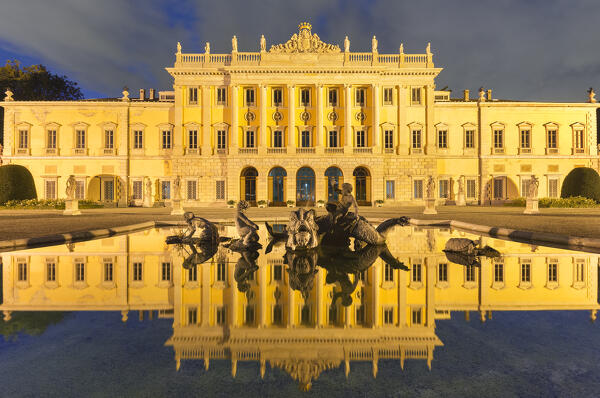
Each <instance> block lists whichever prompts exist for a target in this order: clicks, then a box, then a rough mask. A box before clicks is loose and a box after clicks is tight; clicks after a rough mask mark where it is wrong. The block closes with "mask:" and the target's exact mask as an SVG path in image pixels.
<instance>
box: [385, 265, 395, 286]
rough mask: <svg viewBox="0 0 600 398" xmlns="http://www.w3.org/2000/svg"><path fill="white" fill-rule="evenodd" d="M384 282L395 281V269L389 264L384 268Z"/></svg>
mask: <svg viewBox="0 0 600 398" xmlns="http://www.w3.org/2000/svg"><path fill="white" fill-rule="evenodd" d="M383 280H384V281H385V282H393V281H394V269H393V268H392V266H391V265H389V264H388V263H385V266H384V268H383Z"/></svg>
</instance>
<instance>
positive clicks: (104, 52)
mask: <svg viewBox="0 0 600 398" xmlns="http://www.w3.org/2000/svg"><path fill="white" fill-rule="evenodd" d="M598 16H600V1H598V0H520V1H517V0H472V1H470V0H463V1H458V0H457V1H448V0H420V1H418V2H417V1H400V0H362V1H358V0H353V1H341V0H338V1H324V0H303V1H298V0H295V1H283V0H263V1H257V2H252V1H248V0H212V1H205V0H182V1H174V0H162V1H161V0H143V1H138V0H128V1H123V0H102V1H98V0H52V1H46V0H2V1H1V2H0V60H1V61H2V62H4V61H5V60H7V59H18V60H20V61H22V62H23V63H25V64H31V63H42V64H44V65H46V66H47V67H48V68H50V70H52V71H53V72H55V73H59V74H65V75H67V76H68V77H70V78H71V79H73V80H76V81H77V82H79V84H80V85H81V87H82V88H83V91H84V93H85V95H86V97H88V98H89V97H115V96H120V92H121V89H122V87H123V86H124V85H127V86H128V87H129V88H130V90H131V91H132V93H135V92H137V90H138V89H139V88H150V87H154V88H157V89H159V90H169V89H171V85H172V80H171V78H170V76H169V75H168V73H167V72H166V71H165V70H164V67H166V66H169V65H172V64H173V62H174V52H175V48H176V43H177V42H178V41H180V42H181V43H182V45H183V51H184V52H202V51H203V49H204V43H205V42H206V41H209V42H210V43H211V51H212V52H213V53H228V52H230V51H231V37H232V36H233V35H234V34H235V35H237V37H238V40H239V50H240V51H257V50H258V47H259V38H260V35H261V34H264V35H265V37H266V39H267V47H270V46H271V45H272V44H277V43H282V42H285V41H286V40H288V39H289V37H290V36H291V35H292V34H293V33H295V32H297V25H298V23H299V22H302V21H308V22H310V23H312V25H313V32H314V33H317V34H318V35H319V36H320V37H321V39H322V40H323V41H325V42H329V43H334V44H339V45H340V46H341V45H342V42H343V39H344V36H345V35H348V36H349V38H350V41H351V50H352V51H370V46H371V37H372V36H373V35H376V36H377V38H378V40H379V51H380V53H397V51H398V47H399V45H400V43H401V42H402V43H404V48H405V52H407V53H411V52H412V53H423V52H424V51H425V46H426V45H427V43H428V42H431V49H432V52H433V53H434V62H435V64H436V66H439V67H443V68H444V71H443V72H442V73H441V74H440V76H439V78H438V80H437V87H438V88H442V87H444V86H449V88H450V89H452V90H453V91H454V96H460V95H461V92H462V90H463V89H465V88H468V89H471V91H472V94H471V95H472V96H473V97H474V96H475V95H476V93H475V91H476V90H477V89H478V88H479V87H480V86H484V87H486V88H492V89H493V90H494V97H496V98H504V99H519V100H545V101H585V100H586V99H587V95H586V90H587V89H588V88H589V87H590V86H598V85H599V83H600V74H599V72H600V55H599V53H598V39H597V33H596V32H595V28H596V27H597V26H598V23H597V22H598Z"/></svg>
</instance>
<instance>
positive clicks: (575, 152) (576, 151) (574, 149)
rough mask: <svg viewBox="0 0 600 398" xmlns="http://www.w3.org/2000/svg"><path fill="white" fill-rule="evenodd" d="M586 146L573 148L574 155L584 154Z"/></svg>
mask: <svg viewBox="0 0 600 398" xmlns="http://www.w3.org/2000/svg"><path fill="white" fill-rule="evenodd" d="M584 154H585V148H573V155H584Z"/></svg>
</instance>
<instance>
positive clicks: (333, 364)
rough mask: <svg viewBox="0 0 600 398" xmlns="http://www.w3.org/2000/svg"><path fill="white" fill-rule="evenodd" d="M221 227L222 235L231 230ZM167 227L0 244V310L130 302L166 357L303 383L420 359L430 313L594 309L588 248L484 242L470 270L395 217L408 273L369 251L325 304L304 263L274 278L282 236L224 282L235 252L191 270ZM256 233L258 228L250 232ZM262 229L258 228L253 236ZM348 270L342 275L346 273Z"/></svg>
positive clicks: (594, 277) (322, 275) (97, 307)
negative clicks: (40, 243)
mask: <svg viewBox="0 0 600 398" xmlns="http://www.w3.org/2000/svg"><path fill="white" fill-rule="evenodd" d="M224 228H225V229H227V230H226V231H223V232H222V235H227V236H234V235H235V233H234V229H233V227H224ZM170 232H171V231H168V230H162V231H161V230H148V231H144V232H139V233H135V234H132V235H129V236H118V237H112V238H108V239H103V240H96V241H88V242H81V243H76V244H74V245H71V246H66V245H63V246H55V247H49V248H39V249H33V250H27V251H20V252H12V253H3V254H2V255H1V256H2V263H3V267H2V282H3V287H2V305H0V308H1V309H2V311H3V313H4V319H5V320H8V319H10V317H11V314H12V312H14V311H121V313H122V319H123V321H127V318H128V313H129V312H130V311H139V314H140V317H142V316H143V313H144V311H149V313H150V314H151V316H153V315H154V313H155V311H158V317H162V318H171V317H172V318H173V335H172V336H171V338H169V339H168V341H167V342H166V343H165V344H166V345H168V346H171V347H173V350H174V355H175V360H176V366H177V368H179V367H180V366H181V362H182V361H185V360H193V359H201V360H203V361H204V364H205V367H206V368H207V369H208V367H209V363H210V360H214V359H229V360H231V366H232V368H231V371H232V374H233V376H235V374H236V371H237V364H238V362H240V361H257V362H259V363H260V369H261V375H264V373H265V371H266V364H267V363H268V364H269V365H270V366H271V367H272V368H273V367H278V368H281V369H283V370H284V371H286V372H287V373H289V374H290V375H291V376H292V377H293V378H294V379H295V380H298V382H299V383H300V385H301V386H302V387H304V388H308V387H310V383H311V381H312V380H314V379H316V378H317V377H318V376H319V374H320V373H321V372H322V371H324V370H326V369H330V368H337V367H339V366H341V365H342V364H343V365H344V366H345V372H346V375H348V373H349V371H350V368H351V363H352V362H355V361H369V362H372V369H373V376H376V375H377V370H378V361H379V360H380V359H381V360H383V359H395V360H399V361H400V363H401V364H402V366H403V367H404V362H405V360H407V359H421V360H425V361H426V362H427V365H428V366H429V367H431V362H432V360H433V352H434V349H435V347H436V346H441V345H442V342H441V340H440V339H439V338H438V337H437V336H436V333H435V321H436V320H439V319H449V318H450V316H451V312H452V311H464V312H465V317H466V318H467V320H468V317H469V313H470V312H473V311H477V312H479V318H480V319H481V321H485V320H486V318H491V316H492V311H522V310H526V311H528V310H589V311H590V316H591V318H592V319H595V317H596V310H597V308H598V274H597V272H598V271H597V270H598V257H599V256H598V255H597V254H590V253H575V252H569V251H565V250H561V249H554V248H547V247H535V246H531V245H526V244H522V243H516V242H508V241H501V240H495V239H485V238H484V243H487V244H489V245H490V246H492V247H494V248H496V249H498V250H499V251H500V252H501V253H502V257H500V258H495V259H487V258H482V266H481V269H479V268H478V267H467V266H463V265H458V264H454V263H450V262H449V261H448V260H447V258H446V256H445V255H444V254H443V252H442V249H443V248H444V244H445V242H446V241H447V240H448V239H449V238H450V237H458V236H465V234H464V233H460V232H457V231H454V232H450V231H448V230H426V229H418V228H415V227H403V228H398V229H396V230H394V231H393V232H392V233H390V235H389V236H388V246H389V248H390V250H391V252H392V253H393V254H394V255H395V256H398V257H399V259H400V260H401V261H403V262H404V263H405V264H406V265H407V266H408V267H409V268H410V270H409V271H402V270H394V269H392V268H391V267H389V266H388V265H387V264H383V263H382V261H381V260H379V259H378V260H377V261H376V262H375V263H374V265H373V266H371V267H370V268H369V269H367V270H366V271H364V272H362V273H360V274H357V275H356V277H358V278H359V281H358V284H357V287H356V289H355V290H354V291H353V293H352V295H351V296H352V304H351V305H349V306H347V307H344V306H342V305H341V302H340V301H341V300H336V302H335V303H334V304H333V305H332V299H333V297H337V296H336V295H335V293H336V292H339V290H340V286H339V285H338V284H327V283H326V276H327V271H326V270H325V269H323V268H320V267H319V268H317V270H318V271H317V272H316V274H315V277H314V278H315V279H314V283H313V284H312V288H311V290H310V291H309V292H308V295H307V296H306V298H305V297H303V295H302V294H301V293H300V292H297V291H294V290H292V289H290V288H289V287H288V283H289V279H288V272H287V266H286V265H285V264H284V263H283V253H284V250H285V249H284V248H283V247H281V246H280V247H275V249H274V250H273V252H271V253H269V254H267V255H263V254H261V256H260V257H259V258H258V260H257V264H258V267H259V268H258V270H257V271H256V272H254V274H253V276H252V277H251V278H249V283H250V289H249V290H247V291H246V293H241V292H240V291H239V290H238V288H237V283H236V280H235V277H234V275H235V268H236V267H235V266H236V262H237V261H238V258H239V254H237V253H234V254H231V253H229V252H227V251H226V250H224V249H223V248H221V249H219V252H218V253H217V254H216V256H215V257H213V259H212V260H211V261H210V262H209V263H205V264H203V265H200V266H198V267H195V268H192V269H191V270H185V269H183V268H182V267H181V264H182V262H183V256H182V255H180V254H179V253H177V252H176V251H175V250H173V248H170V249H169V248H167V246H166V245H165V243H164V241H165V236H166V235H167V234H169V233H170ZM259 232H260V233H261V234H265V233H266V231H265V229H264V228H261V229H260V230H259ZM265 238H266V236H261V240H263V241H264V240H265ZM349 278H350V280H353V279H354V276H349Z"/></svg>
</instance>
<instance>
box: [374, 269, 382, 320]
mask: <svg viewBox="0 0 600 398" xmlns="http://www.w3.org/2000/svg"><path fill="white" fill-rule="evenodd" d="M380 274H381V262H380V261H379V260H377V261H376V262H375V264H374V265H373V286H372V287H373V323H372V326H373V327H379V326H380V321H379V313H380V312H381V311H380V308H379V277H380Z"/></svg>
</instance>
